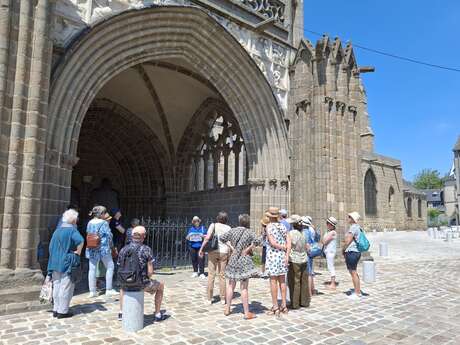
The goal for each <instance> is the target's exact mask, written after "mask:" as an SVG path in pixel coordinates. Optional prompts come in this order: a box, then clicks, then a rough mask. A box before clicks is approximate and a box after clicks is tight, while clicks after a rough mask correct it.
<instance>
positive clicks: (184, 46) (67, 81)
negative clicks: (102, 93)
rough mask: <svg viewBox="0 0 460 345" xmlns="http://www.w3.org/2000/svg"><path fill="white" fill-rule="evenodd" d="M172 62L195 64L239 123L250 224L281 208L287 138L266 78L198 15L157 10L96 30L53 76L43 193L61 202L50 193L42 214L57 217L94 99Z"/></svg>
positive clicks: (219, 29)
mask: <svg viewBox="0 0 460 345" xmlns="http://www.w3.org/2000/svg"><path fill="white" fill-rule="evenodd" d="M171 60H174V61H181V62H183V63H185V64H188V65H193V66H194V68H195V70H196V71H197V73H198V74H199V75H201V77H202V78H204V79H205V80H207V81H208V82H209V83H211V84H212V85H213V86H214V88H215V89H216V90H217V91H218V92H219V94H220V95H221V97H222V98H223V99H224V100H225V102H226V103H227V105H228V106H229V108H230V109H231V110H232V113H233V114H234V116H235V118H236V119H237V120H238V122H239V125H240V127H241V129H242V135H243V137H244V140H245V144H246V148H247V158H248V168H249V184H250V186H251V206H250V210H251V213H252V215H253V219H256V218H258V217H259V216H260V213H261V212H262V211H263V210H264V209H265V208H266V207H267V206H268V205H269V204H270V203H273V204H277V205H280V206H286V205H287V203H288V191H287V186H288V181H287V179H288V175H289V162H288V157H289V153H288V144H287V133H286V129H285V125H284V120H283V115H282V112H281V110H280V108H279V106H278V103H277V101H276V98H275V97H274V95H273V93H272V90H271V89H270V86H269V85H268V83H267V81H266V79H265V78H264V76H263V75H262V73H261V72H260V70H259V69H258V67H257V66H256V64H255V63H254V62H253V60H252V59H251V58H250V57H249V55H248V54H247V52H246V51H245V50H244V49H243V48H242V47H241V46H240V45H239V43H238V42H237V41H236V40H235V39H234V38H233V37H232V36H231V35H230V34H229V33H228V32H226V30H225V29H224V28H223V27H222V26H221V25H220V24H218V23H217V22H216V21H215V20H214V19H213V18H212V17H210V16H209V15H208V14H206V13H205V12H204V11H203V10H200V9H197V8H191V7H161V8H148V9H143V10H140V11H132V12H127V13H123V14H120V15H118V16H115V17H113V18H111V19H109V20H107V21H105V22H103V23H100V24H98V25H96V26H95V27H93V28H92V29H91V30H89V31H88V32H87V33H86V34H85V35H82V37H81V38H80V39H79V40H78V41H77V42H75V44H74V45H73V46H72V47H71V48H70V49H69V50H68V51H67V52H66V54H65V56H64V57H63V59H62V61H61V62H60V64H59V67H58V68H57V70H56V71H55V73H54V75H53V78H52V85H51V96H50V112H49V122H48V138H47V144H46V147H47V154H46V160H45V178H44V189H45V190H48V191H50V190H51V191H52V192H51V193H52V194H53V195H56V196H57V198H56V199H57V200H60V201H61V202H60V203H59V202H56V201H55V200H53V201H52V202H49V201H50V200H47V198H46V195H49V194H46V195H44V199H45V200H44V202H45V204H48V205H49V206H47V209H48V210H49V211H48V212H47V213H48V214H49V213H56V212H59V208H60V207H61V208H62V206H63V205H64V204H65V203H66V200H69V198H70V183H69V180H70V175H71V171H72V168H73V165H74V164H75V163H76V161H77V158H76V157H77V146H78V138H79V133H80V129H81V125H82V122H83V119H84V116H85V114H86V112H87V110H88V108H89V107H90V105H91V103H92V101H93V99H94V97H95V95H96V94H97V92H98V91H99V90H100V89H101V88H102V87H103V86H104V84H105V83H107V82H108V81H109V80H110V79H111V78H113V76H115V75H117V74H119V73H121V72H122V71H124V70H126V69H128V68H131V67H133V66H136V65H138V64H140V63H145V62H152V61H171ZM48 193H49V192H48ZM53 211H54V212H53ZM42 218H43V219H42V225H43V224H46V223H47V221H48V220H47V219H46V217H42Z"/></svg>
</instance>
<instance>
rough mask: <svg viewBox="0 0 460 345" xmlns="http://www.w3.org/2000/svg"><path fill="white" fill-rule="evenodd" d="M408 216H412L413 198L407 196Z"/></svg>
mask: <svg viewBox="0 0 460 345" xmlns="http://www.w3.org/2000/svg"><path fill="white" fill-rule="evenodd" d="M407 216H408V217H409V218H412V198H411V197H408V198H407Z"/></svg>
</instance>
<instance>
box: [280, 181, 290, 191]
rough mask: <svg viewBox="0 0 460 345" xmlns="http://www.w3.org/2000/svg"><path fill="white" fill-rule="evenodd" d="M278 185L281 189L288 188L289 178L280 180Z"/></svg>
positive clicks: (285, 189)
mask: <svg viewBox="0 0 460 345" xmlns="http://www.w3.org/2000/svg"><path fill="white" fill-rule="evenodd" d="M280 186H281V189H282V190H284V191H287V190H289V180H281V181H280Z"/></svg>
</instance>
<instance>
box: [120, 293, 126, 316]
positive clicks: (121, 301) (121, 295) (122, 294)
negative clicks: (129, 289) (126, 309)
mask: <svg viewBox="0 0 460 345" xmlns="http://www.w3.org/2000/svg"><path fill="white" fill-rule="evenodd" d="M124 296H125V291H124V290H123V289H120V314H121V313H123V297H124Z"/></svg>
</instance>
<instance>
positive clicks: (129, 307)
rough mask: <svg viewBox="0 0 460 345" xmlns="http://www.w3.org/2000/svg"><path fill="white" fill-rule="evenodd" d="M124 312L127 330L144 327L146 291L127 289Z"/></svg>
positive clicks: (124, 323) (124, 298) (124, 328)
mask: <svg viewBox="0 0 460 345" xmlns="http://www.w3.org/2000/svg"><path fill="white" fill-rule="evenodd" d="M122 312H123V321H122V327H123V330H124V331H125V332H137V331H140V330H141V329H142V328H144V291H143V290H141V291H125V293H124V297H123V311H122Z"/></svg>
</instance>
